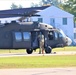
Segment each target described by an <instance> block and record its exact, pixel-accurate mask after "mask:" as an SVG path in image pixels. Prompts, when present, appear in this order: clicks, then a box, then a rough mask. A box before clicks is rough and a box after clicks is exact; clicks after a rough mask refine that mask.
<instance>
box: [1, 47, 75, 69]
mask: <svg viewBox="0 0 76 75" xmlns="http://www.w3.org/2000/svg"><path fill="white" fill-rule="evenodd" d="M53 51H76V47H64V48H56V49H53ZM37 52H38V49H37ZM4 53H26V50H25V49H20V50H0V54H4ZM51 67H76V54H75V55H50V56H45V55H44V56H23V57H20V56H19V57H0V69H2V68H3V69H4V68H51Z"/></svg>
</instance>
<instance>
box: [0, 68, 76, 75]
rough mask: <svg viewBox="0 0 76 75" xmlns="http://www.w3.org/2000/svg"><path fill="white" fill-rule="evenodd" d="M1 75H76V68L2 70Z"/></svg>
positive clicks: (0, 70)
mask: <svg viewBox="0 0 76 75" xmlns="http://www.w3.org/2000/svg"><path fill="white" fill-rule="evenodd" d="M0 75H76V67H75V68H37V69H36V68H33V69H0Z"/></svg>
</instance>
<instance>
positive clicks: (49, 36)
mask: <svg viewBox="0 0 76 75" xmlns="http://www.w3.org/2000/svg"><path fill="white" fill-rule="evenodd" d="M48 38H49V40H53V39H54V33H53V32H48Z"/></svg>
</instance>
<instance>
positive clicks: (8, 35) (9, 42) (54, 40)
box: [0, 9, 71, 54]
mask: <svg viewBox="0 0 76 75" xmlns="http://www.w3.org/2000/svg"><path fill="white" fill-rule="evenodd" d="M17 10H18V9H17ZM10 11H12V10H9V12H10ZM15 11H16V10H15ZM6 12H8V11H6ZM6 12H5V13H4V12H3V11H0V18H8V17H21V18H19V19H18V21H11V22H10V23H8V22H6V23H4V24H2V23H0V49H26V52H27V53H28V54H31V53H32V52H33V50H36V49H37V48H39V47H40V46H39V41H38V36H39V35H40V33H42V34H43V35H44V48H45V52H46V53H51V52H52V48H56V47H64V46H68V45H70V44H71V39H70V38H69V37H67V36H66V35H65V34H64V32H63V31H62V30H61V29H56V28H54V27H53V26H51V25H48V24H45V23H40V22H38V21H31V17H32V16H40V15H38V14H36V13H37V12H38V11H36V10H35V11H34V10H33V11H32V12H28V13H23V12H22V13H18V12H17V13H11V12H10V13H6ZM9 19H10V18H9ZM24 19H25V20H24Z"/></svg>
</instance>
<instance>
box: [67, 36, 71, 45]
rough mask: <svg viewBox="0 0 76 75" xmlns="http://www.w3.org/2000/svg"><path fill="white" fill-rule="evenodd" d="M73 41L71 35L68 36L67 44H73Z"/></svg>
mask: <svg viewBox="0 0 76 75" xmlns="http://www.w3.org/2000/svg"><path fill="white" fill-rule="evenodd" d="M71 43H72V40H71V39H70V38H69V37H67V45H68V46H69V45H71Z"/></svg>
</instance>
